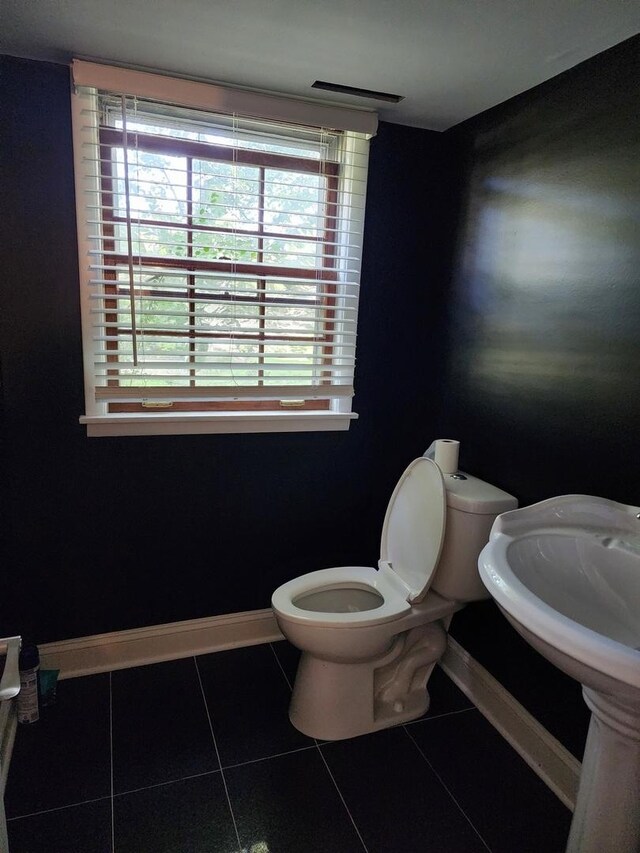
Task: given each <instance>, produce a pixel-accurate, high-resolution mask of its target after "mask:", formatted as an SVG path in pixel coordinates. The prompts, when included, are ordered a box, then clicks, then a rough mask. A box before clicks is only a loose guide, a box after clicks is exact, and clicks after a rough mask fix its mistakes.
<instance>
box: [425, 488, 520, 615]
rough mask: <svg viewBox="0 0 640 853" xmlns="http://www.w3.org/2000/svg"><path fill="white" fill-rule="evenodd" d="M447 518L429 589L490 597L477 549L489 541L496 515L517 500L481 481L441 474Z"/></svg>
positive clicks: (454, 596) (452, 595) (461, 597)
mask: <svg viewBox="0 0 640 853" xmlns="http://www.w3.org/2000/svg"><path fill="white" fill-rule="evenodd" d="M442 476H443V478H444V484H445V488H446V490H447V519H446V526H445V535H444V542H443V545H442V552H441V554H440V559H439V561H438V567H437V569H436V573H435V577H434V579H433V582H432V583H431V589H432V590H435V592H437V593H438V594H439V595H442V596H444V598H448V599H450V600H452V601H479V600H480V599H483V598H490V597H491V596H490V595H489V593H488V592H487V589H486V587H485V586H484V584H483V583H482V581H481V580H480V574H479V573H478V557H479V556H480V551H482V549H483V548H484V546H485V545H486V544H487V542H488V541H489V533H490V531H491V526H492V524H493V522H494V521H495V519H496V516H498V515H500V513H501V512H507V511H508V510H510V509H516V507H517V506H518V501H517V500H516V499H515V498H514V497H513V495H510V494H508V492H503V491H502V489H498V488H497V487H496V486H492V485H491V484H490V483H485V482H484V480H479V479H478V478H477V477H472V476H471V475H470V474H463V473H462V472H461V471H459V472H458V473H456V474H443V475H442Z"/></svg>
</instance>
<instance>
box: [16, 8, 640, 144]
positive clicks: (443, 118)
mask: <svg viewBox="0 0 640 853" xmlns="http://www.w3.org/2000/svg"><path fill="white" fill-rule="evenodd" d="M0 3H1V8H2V28H1V29H2V32H1V34H0V52H2V53H9V54H12V55H14V56H25V57H30V58H33V59H44V60H50V61H53V62H65V63H66V62H68V61H69V60H70V59H71V58H72V57H73V56H80V57H82V58H87V59H97V60H101V61H104V62H114V63H117V64H121V65H132V66H135V67H146V68H150V69H159V70H164V71H168V72H173V73H175V74H179V75H182V76H189V77H198V78H204V79H207V80H214V81H216V82H222V83H228V84H236V85H240V86H250V87H255V88H258V89H264V90H271V91H275V92H282V93H287V94H293V95H302V96H306V97H318V94H319V93H318V92H317V91H316V90H314V89H311V88H310V86H311V84H312V83H313V82H314V80H316V79H320V80H328V81H330V82H332V83H340V84H343V85H348V86H355V87H359V88H365V89H375V90H378V91H383V92H394V93H397V94H400V95H404V96H405V98H404V100H403V101H402V102H401V103H399V104H385V103H382V102H378V101H371V100H365V99H362V98H353V97H351V96H344V95H340V96H328V95H327V93H326V92H323V93H320V96H321V98H322V99H323V100H325V101H326V100H331V101H333V102H338V103H346V104H350V105H362V106H365V107H369V108H371V107H373V108H376V109H378V111H379V114H380V117H381V118H382V119H384V120H386V121H392V122H398V123H401V124H408V125H414V126H417V127H425V128H431V129H433V130H444V129H446V128H448V127H450V126H451V125H454V124H457V123H458V122H460V121H462V120H464V119H466V118H469V117H470V116H472V115H475V114H476V113H479V112H482V111H483V110H485V109H487V108H488V107H491V106H494V105H495V104H498V103H501V102H502V101H504V100H506V99H507V98H510V97H512V96H513V95H516V94H518V93H519V92H523V91H525V90H526V89H529V88H531V87H532V86H535V85H536V84H538V83H541V82H542V81H543V80H547V79H549V78H550V77H553V76H555V75H556V74H559V73H560V72H561V71H565V70H566V69H567V68H571V67H572V66H574V65H576V64H577V63H579V62H582V61H583V60H584V59H587V58H588V57H590V56H593V55H594V54H596V53H599V52H600V51H602V50H605V49H606V48H608V47H611V46H612V45H614V44H617V43H618V42H620V41H623V40H624V39H625V38H628V37H630V36H632V35H634V34H636V33H637V32H638V31H639V30H640V3H638V2H637V0H316V2H310V0H224V2H223V0H153V2H149V0H108V2H105V0H0Z"/></svg>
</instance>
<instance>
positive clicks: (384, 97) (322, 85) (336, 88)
mask: <svg viewBox="0 0 640 853" xmlns="http://www.w3.org/2000/svg"><path fill="white" fill-rule="evenodd" d="M311 88H312V89H324V90H325V91H326V92H338V93H339V94H340V95H355V96H356V97H357V98H371V99H372V100H374V101H389V102H390V103H392V104H399V103H400V101H404V95H392V94H391V92H376V91H374V90H373V89H358V88H356V87H355V86H342V85H341V84H340V83H327V81H326V80H316V82H315V83H312V84H311Z"/></svg>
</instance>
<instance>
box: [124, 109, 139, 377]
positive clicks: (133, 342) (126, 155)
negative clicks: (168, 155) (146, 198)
mask: <svg viewBox="0 0 640 853" xmlns="http://www.w3.org/2000/svg"><path fill="white" fill-rule="evenodd" d="M120 105H121V109H122V139H123V143H124V144H123V146H122V148H123V154H124V196H125V206H126V212H127V253H128V255H129V300H130V304H131V345H132V350H133V352H132V355H133V366H134V367H137V366H138V342H137V324H136V301H135V299H136V296H135V288H134V282H133V237H132V233H131V198H130V194H129V141H128V139H127V101H126V95H120Z"/></svg>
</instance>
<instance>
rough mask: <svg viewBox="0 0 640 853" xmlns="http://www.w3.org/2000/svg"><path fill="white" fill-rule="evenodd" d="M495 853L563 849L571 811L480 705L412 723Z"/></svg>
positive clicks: (544, 852) (428, 754) (423, 747)
mask: <svg viewBox="0 0 640 853" xmlns="http://www.w3.org/2000/svg"><path fill="white" fill-rule="evenodd" d="M406 731H407V732H408V733H409V734H410V735H411V737H412V738H414V739H415V741H416V743H417V744H418V745H419V747H420V749H421V750H422V752H423V753H424V755H425V756H426V758H427V759H428V760H429V762H430V763H431V765H432V767H433V768H434V770H435V771H436V772H437V773H438V774H439V775H440V777H441V779H442V780H443V782H444V783H445V785H446V786H447V787H448V788H449V790H450V791H451V793H452V794H453V796H454V797H455V798H456V800H457V801H458V803H459V804H460V806H461V807H462V808H463V809H464V811H465V813H466V814H467V816H468V817H469V819H470V820H471V821H472V823H473V824H474V826H475V827H476V828H477V829H478V831H479V832H480V833H481V835H482V837H483V838H484V839H485V841H486V842H487V844H488V845H489V847H490V848H491V850H492V851H493V853H513V851H514V850H517V851H518V853H561V851H564V848H565V844H566V840H567V835H568V833H569V824H570V822H571V813H570V811H569V810H568V809H567V808H565V807H564V806H563V805H562V803H561V802H560V801H559V800H558V798H557V797H556V796H555V795H554V794H552V793H551V791H550V790H549V789H548V788H547V786H546V785H545V784H544V783H543V782H542V781H541V780H540V779H539V778H538V777H537V776H536V775H535V773H534V772H533V771H532V770H531V769H530V768H529V767H528V766H527V765H526V764H525V762H524V761H523V760H522V759H521V758H520V756H519V755H518V754H517V753H516V752H515V750H513V749H512V748H511V747H510V746H509V744H508V743H507V742H506V741H505V740H504V738H503V737H501V736H500V735H499V734H498V732H497V731H496V730H495V729H494V728H493V726H492V725H491V724H490V723H488V722H487V720H485V718H484V717H483V716H482V715H481V714H480V712H479V711H468V712H467V713H464V714H453V715H451V716H445V717H438V718H436V719H432V720H425V721H424V722H420V723H414V724H413V725H411V726H407V727H406Z"/></svg>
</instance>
